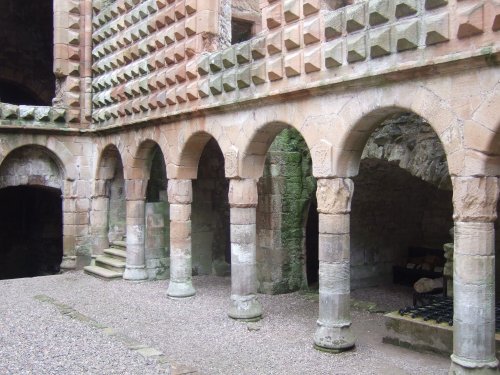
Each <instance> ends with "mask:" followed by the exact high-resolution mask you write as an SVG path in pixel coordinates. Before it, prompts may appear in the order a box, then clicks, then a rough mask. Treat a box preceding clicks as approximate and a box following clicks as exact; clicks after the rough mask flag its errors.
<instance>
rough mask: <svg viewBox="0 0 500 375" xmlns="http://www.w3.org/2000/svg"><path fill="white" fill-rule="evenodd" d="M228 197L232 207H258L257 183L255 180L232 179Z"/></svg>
mask: <svg viewBox="0 0 500 375" xmlns="http://www.w3.org/2000/svg"><path fill="white" fill-rule="evenodd" d="M228 196H229V204H230V205H231V207H256V206H257V199H258V196H257V182H256V181H255V180H253V179H242V180H240V179H231V181H230V183H229V195H228Z"/></svg>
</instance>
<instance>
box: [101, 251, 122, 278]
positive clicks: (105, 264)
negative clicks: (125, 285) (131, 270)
mask: <svg viewBox="0 0 500 375" xmlns="http://www.w3.org/2000/svg"><path fill="white" fill-rule="evenodd" d="M95 265H96V266H97V267H102V268H106V269H108V270H111V271H115V272H121V273H122V274H123V271H124V270H125V261H124V260H120V259H116V258H113V257H110V256H107V255H100V256H98V257H97V258H96V259H95Z"/></svg>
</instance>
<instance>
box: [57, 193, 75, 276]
mask: <svg viewBox="0 0 500 375" xmlns="http://www.w3.org/2000/svg"><path fill="white" fill-rule="evenodd" d="M62 210H63V228H62V229H63V257H62V261H61V269H62V270H72V269H75V268H76V238H77V228H78V227H77V225H76V219H75V217H76V212H75V211H76V197H75V196H72V195H69V196H64V195H63V196H62Z"/></svg>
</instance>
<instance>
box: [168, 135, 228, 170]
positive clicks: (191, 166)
mask: <svg viewBox="0 0 500 375" xmlns="http://www.w3.org/2000/svg"><path fill="white" fill-rule="evenodd" d="M212 138H213V139H214V140H215V141H216V142H217V145H218V146H219V148H220V149H221V151H222V153H223V154H224V158H225V159H227V155H228V151H229V150H227V148H228V147H224V146H225V145H224V144H221V142H219V139H217V137H215V135H213V134H212V133H210V132H208V131H206V130H201V131H200V130H196V131H194V132H192V133H189V134H187V135H186V137H185V139H186V140H185V141H184V142H183V143H182V144H180V145H179V149H180V152H179V154H178V155H177V156H174V157H173V158H172V159H173V160H172V162H170V163H168V164H167V175H168V178H173V179H187V180H195V179H196V177H197V176H198V163H199V161H200V157H201V154H202V153H203V150H204V149H205V146H206V144H207V143H208V141H209V140H210V139H212ZM225 162H226V164H227V160H225ZM226 175H227V173H226ZM228 177H229V176H228Z"/></svg>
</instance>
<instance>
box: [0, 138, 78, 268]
mask: <svg viewBox="0 0 500 375" xmlns="http://www.w3.org/2000/svg"><path fill="white" fill-rule="evenodd" d="M65 175H66V173H65V168H64V164H63V162H62V161H61V159H60V158H59V157H58V156H57V155H56V154H55V153H54V152H53V151H51V150H50V149H48V148H47V147H44V146H40V145H34V144H29V145H24V146H21V147H16V148H13V149H12V150H11V151H10V152H9V153H8V154H7V155H6V157H5V158H3V160H2V161H1V163H0V190H1V191H2V201H3V203H2V207H3V209H5V210H6V211H5V212H10V214H9V215H11V216H9V218H8V222H9V223H14V224H13V225H14V226H15V228H23V229H20V231H17V229H16V230H8V229H5V227H3V229H4V230H3V231H2V232H3V233H2V234H1V235H0V237H1V239H2V242H3V241H5V244H4V245H5V249H4V250H5V252H4V253H3V255H2V256H6V257H7V258H8V259H11V261H14V257H13V255H15V259H16V260H15V261H14V263H9V264H11V266H12V267H14V268H15V264H20V263H32V264H37V266H36V267H42V265H43V264H44V263H46V262H48V261H50V264H51V266H50V270H47V271H50V273H54V272H58V271H59V270H60V268H74V266H75V261H76V257H75V237H74V235H73V233H74V231H72V229H73V228H70V227H71V226H72V225H71V224H73V223H74V220H75V215H74V214H73V213H72V212H69V211H70V209H71V205H70V204H69V205H68V204H67V202H66V201H65V199H64V197H63V192H64V191H67V190H69V189H70V188H71V186H72V182H71V181H67V180H66V179H65ZM6 196H8V197H9V199H8V201H5V199H6V198H5V197H6ZM9 206H10V209H9ZM13 209H14V210H13ZM9 210H10V211H9ZM26 210H28V211H29V214H28V215H27V216H26V215H24V216H23V215H18V214H17V212H21V213H22V212H26ZM4 220H5V216H4V217H3V218H2V219H0V221H2V223H6V222H5V221H4ZM10 225H11V224H10ZM23 231H24V232H23ZM11 246H13V247H11ZM9 254H10V256H9ZM47 264H49V263H47ZM44 267H45V266H44ZM19 272H21V271H19ZM23 272H24V271H23ZM24 276H36V274H30V273H28V274H25V275H24ZM11 277H19V276H11Z"/></svg>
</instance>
